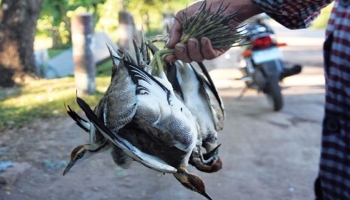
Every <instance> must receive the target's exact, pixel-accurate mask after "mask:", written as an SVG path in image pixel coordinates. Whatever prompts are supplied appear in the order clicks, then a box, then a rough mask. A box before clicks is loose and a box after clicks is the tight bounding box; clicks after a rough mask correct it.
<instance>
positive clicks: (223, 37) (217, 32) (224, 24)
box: [151, 1, 242, 73]
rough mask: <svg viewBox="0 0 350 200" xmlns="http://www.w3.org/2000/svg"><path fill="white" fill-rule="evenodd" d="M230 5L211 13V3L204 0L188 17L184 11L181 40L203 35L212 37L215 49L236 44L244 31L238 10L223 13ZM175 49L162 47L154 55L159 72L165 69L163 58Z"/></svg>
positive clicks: (154, 65)
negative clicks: (238, 21)
mask: <svg viewBox="0 0 350 200" xmlns="http://www.w3.org/2000/svg"><path fill="white" fill-rule="evenodd" d="M228 7H229V4H227V5H223V4H221V5H220V6H219V8H218V9H217V10H216V11H215V12H212V13H211V11H210V10H211V5H210V6H208V7H207V2H206V1H203V3H202V4H201V6H200V7H199V9H198V11H197V12H196V13H195V14H194V15H192V16H190V17H188V16H187V14H186V12H183V17H182V18H183V20H182V21H180V20H179V19H176V20H178V21H179V22H180V24H181V26H182V36H181V38H180V42H181V43H184V44H187V43H188V40H189V39H190V38H196V39H198V40H200V39H201V38H202V37H207V38H209V39H210V41H211V44H212V47H213V48H214V49H222V48H230V47H232V46H235V44H237V43H238V42H239V41H240V40H241V38H242V33H241V32H239V31H238V29H239V28H240V26H239V24H238V23H237V20H236V16H237V12H238V11H236V12H234V13H232V14H229V15H223V12H224V11H225V10H226V9H227V8H228ZM173 53H174V49H167V48H165V49H162V50H159V51H157V52H156V54H155V55H154V57H153V59H152V61H151V66H152V67H154V68H156V69H157V72H159V73H160V72H162V71H163V60H164V58H165V57H166V56H168V55H170V54H173Z"/></svg>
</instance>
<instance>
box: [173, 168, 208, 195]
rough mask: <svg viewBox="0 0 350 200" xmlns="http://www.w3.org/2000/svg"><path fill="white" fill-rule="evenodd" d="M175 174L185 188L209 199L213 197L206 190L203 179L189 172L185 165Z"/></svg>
mask: <svg viewBox="0 0 350 200" xmlns="http://www.w3.org/2000/svg"><path fill="white" fill-rule="evenodd" d="M173 175H174V176H175V178H176V179H177V180H178V181H179V182H180V183H181V184H182V185H183V186H184V187H185V188H187V189H189V190H192V191H194V192H197V193H199V194H201V195H203V196H204V197H206V198H207V199H209V200H211V199H212V198H211V197H210V196H209V195H208V194H207V192H206V191H205V185H204V182H203V180H202V179H201V178H200V177H198V176H197V175H195V174H191V173H188V172H187V170H186V168H185V167H180V168H179V169H178V170H177V172H176V173H174V174H173Z"/></svg>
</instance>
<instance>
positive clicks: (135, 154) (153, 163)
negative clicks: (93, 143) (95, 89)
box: [77, 97, 177, 173]
mask: <svg viewBox="0 0 350 200" xmlns="http://www.w3.org/2000/svg"><path fill="white" fill-rule="evenodd" d="M77 102H78V105H79V106H80V108H81V109H82V110H83V111H84V113H85V115H86V117H87V118H88V119H89V120H90V121H91V122H92V123H93V124H94V126H95V127H96V128H97V129H98V130H99V131H100V132H101V133H102V134H103V135H104V136H105V137H106V138H107V139H108V140H110V141H111V142H113V143H114V144H115V145H117V146H118V147H119V148H121V149H122V150H123V151H124V152H125V153H126V154H127V155H128V156H130V157H132V158H133V159H135V160H136V161H138V162H140V163H141V164H143V165H145V166H146V167H149V168H151V169H154V170H157V171H160V172H163V173H175V172H176V171H177V170H176V169H175V168H174V167H172V166H170V165H168V164H166V163H165V162H164V161H162V160H160V159H159V158H157V157H154V156H152V155H148V154H145V153H143V152H142V151H140V150H139V149H138V148H135V147H134V146H133V145H131V144H130V143H129V142H128V141H127V140H124V139H123V138H121V137H120V136H119V135H118V134H116V133H113V132H112V131H111V130H110V129H109V128H107V127H106V126H105V125H104V124H103V123H102V122H101V121H100V120H99V119H98V118H97V116H96V115H95V113H94V112H93V111H92V110H91V108H90V106H89V105H88V104H87V103H86V102H85V101H84V100H83V99H81V98H79V97H77Z"/></svg>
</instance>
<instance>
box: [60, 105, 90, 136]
mask: <svg viewBox="0 0 350 200" xmlns="http://www.w3.org/2000/svg"><path fill="white" fill-rule="evenodd" d="M65 107H66V111H67V114H68V115H69V116H70V117H71V118H72V119H73V120H74V121H75V123H76V124H77V125H78V126H79V127H80V128H82V129H83V130H84V131H86V132H89V131H90V128H91V127H90V123H89V122H88V121H86V120H85V119H83V118H82V117H80V116H79V115H78V114H77V113H76V112H75V111H74V110H72V109H71V107H70V106H69V105H65Z"/></svg>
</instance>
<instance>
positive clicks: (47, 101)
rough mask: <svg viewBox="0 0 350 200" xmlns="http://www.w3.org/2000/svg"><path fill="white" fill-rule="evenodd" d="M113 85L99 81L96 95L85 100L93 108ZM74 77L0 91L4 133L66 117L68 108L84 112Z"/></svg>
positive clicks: (106, 79)
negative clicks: (33, 122) (35, 121)
mask: <svg viewBox="0 0 350 200" xmlns="http://www.w3.org/2000/svg"><path fill="white" fill-rule="evenodd" d="M109 83H110V77H109V76H108V77H107V76H104V77H97V78H96V85H97V87H96V90H97V92H96V94H95V95H91V96H86V97H84V100H86V102H87V103H89V105H90V106H91V107H92V108H93V107H95V105H96V104H97V102H98V101H99V100H100V99H101V97H102V95H103V93H104V92H105V91H106V89H107V87H108V85H109ZM75 88H76V86H75V81H74V78H73V77H66V78H60V79H50V80H47V79H42V80H36V81H31V82H30V83H28V84H24V85H23V86H22V87H20V88H11V89H0V110H1V112H0V130H4V129H11V128H17V127H23V126H25V125H26V124H28V123H30V122H32V121H33V120H34V119H37V118H50V117H58V116H65V115H67V114H66V111H65V108H64V104H67V105H70V106H71V107H72V108H73V109H75V110H80V109H79V107H78V105H77V104H76V102H75V97H76V94H75V92H76V90H75Z"/></svg>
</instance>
